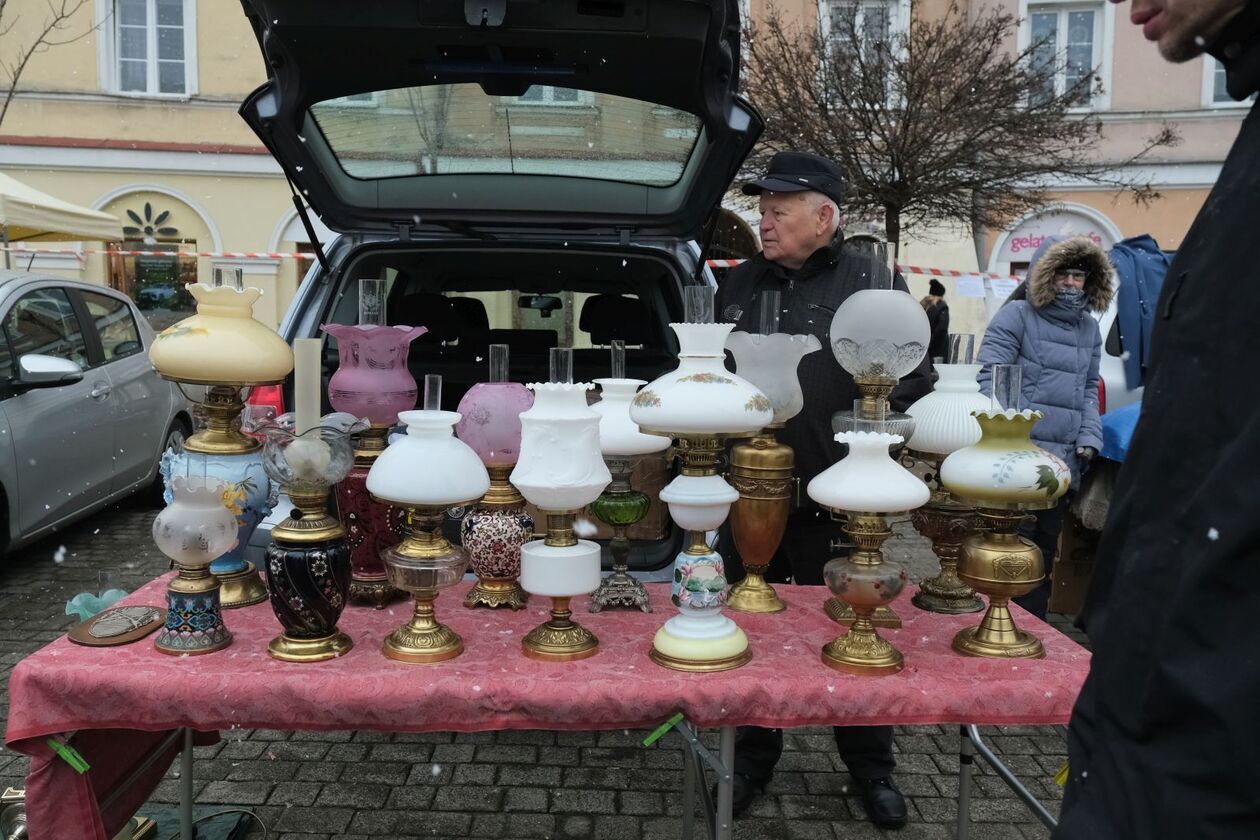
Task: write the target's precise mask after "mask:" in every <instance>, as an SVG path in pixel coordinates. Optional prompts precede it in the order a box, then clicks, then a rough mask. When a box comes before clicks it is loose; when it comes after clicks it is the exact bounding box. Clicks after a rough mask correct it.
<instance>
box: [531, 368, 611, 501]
mask: <svg viewBox="0 0 1260 840" xmlns="http://www.w3.org/2000/svg"><path fill="white" fill-rule="evenodd" d="M528 387H529V389H530V390H532V391H533V392H534V404H533V406H532V407H530V409H529V410H528V411H525V412H523V413H522V414H521V452H520V457H519V458H518V459H517V462H516V467H515V468H514V469H513V470H512V475H511V482H512V484H513V485H514V486H515V487H516V489H517V490H519V491H520V492H521V495H522V496H524V497H525V498H526V500H528V501H529V503H530V504H532V505H534V506H536V507H539V508H542V509H543V510H580V509H581V508H583V507H585V506H586V505H588V504H590V503H591V502H593V501H595V500H596V499H597V498H599V494H600V493H602V492H604V488H605V487H607V486H608V482H609V481H611V480H612V475H611V474H610V473H609V472H608V467H607V466H605V464H604V458H603V455H602V453H601V452H600V448H599V425H600V423H599V421H600V416H599V415H598V414H597V413H595V412H594V411H592V410H591V409H590V408H588V407H587V405H586V392H587V391H589V390H590V389H591V388H593V387H594V386H593V385H592V384H591V383H589V382H542V383H531V384H530V385H529V386H528Z"/></svg>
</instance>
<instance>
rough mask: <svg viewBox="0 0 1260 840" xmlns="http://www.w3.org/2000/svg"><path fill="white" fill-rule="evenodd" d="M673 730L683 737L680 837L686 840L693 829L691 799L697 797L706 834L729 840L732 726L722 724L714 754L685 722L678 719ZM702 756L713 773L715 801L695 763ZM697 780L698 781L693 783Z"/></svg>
mask: <svg viewBox="0 0 1260 840" xmlns="http://www.w3.org/2000/svg"><path fill="white" fill-rule="evenodd" d="M674 728H675V730H676V731H677V732H678V734H679V735H681V736H682V737H683V739H684V740H686V742H687V745H686V747H687V748H686V750H685V751H684V752H683V773H684V775H683V794H684V796H683V801H684V803H685V804H684V806H683V807H684V811H683V837H684V838H686V840H690V839H691V836H692V831H693V830H694V816H693V815H692V814H691V812H692V811H694V809H695V800H696V798H697V797H698V798H699V799H700V803H701V811H702V812H703V813H704V815H705V818H706V819H707V820H708V824H709V834H710V836H712V837H713V838H714V840H731V833H732V826H733V818H732V816H731V803H732V798H733V797H732V793H733V792H732V785H733V783H734V780H735V727H733V726H723V727H722V728H721V730H719V733H720V738H721V740H720V742H719V745H718V755H716V756H715V755H713V753H712V752H710V751H709V750H708V749H707V748H706V747H705V746H704V744H702V743H700V737H699V735H698V734H697V732H696V730H695V729H694V728H693V727H692V726H691V724H690V723H688V722H687V721H682V722H681V723H679V724H678V725H677V726H676V727H674ZM700 759H703V760H704V762H705V763H706V764H708V765H709V766H710V767H712V768H713V771H714V773H715V774H716V775H717V791H718V796H717V802H716V803H714V802H713V801H712V800H711V798H710V796H709V789H708V786H707V785H705V784H704V783H703V782H704V774H703V772H702V769H701V767H700V764H699V760H700ZM697 782H699V784H697Z"/></svg>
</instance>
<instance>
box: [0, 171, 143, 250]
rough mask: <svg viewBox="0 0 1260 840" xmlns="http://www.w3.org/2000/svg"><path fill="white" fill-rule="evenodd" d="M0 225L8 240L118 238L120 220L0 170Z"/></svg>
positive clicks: (120, 233) (97, 239)
mask: <svg viewBox="0 0 1260 840" xmlns="http://www.w3.org/2000/svg"><path fill="white" fill-rule="evenodd" d="M0 228H3V231H4V235H5V239H7V240H8V241H9V242H20V241H32V240H33V241H44V242H46V241H56V240H62V241H65V240H71V241H79V240H85V239H86V240H92V241H106V240H112V239H121V238H122V222H121V221H120V220H119V219H117V218H115V217H114V216H111V215H109V214H108V213H102V212H100V211H99V210H89V209H88V208H86V207H80V206H78V205H77V204H71V203H70V202H68V201H62V200H61V199H59V198H54V197H53V196H51V195H48V194H47V193H42V192H40V191H39V190H37V189H35V188H34V187H29V186H27V185H26V184H23V183H22V182H21V181H17V180H15V179H13V178H10V177H9V176H8V175H5V174H4V173H3V172H0Z"/></svg>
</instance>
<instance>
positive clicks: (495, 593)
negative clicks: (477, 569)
mask: <svg viewBox="0 0 1260 840" xmlns="http://www.w3.org/2000/svg"><path fill="white" fill-rule="evenodd" d="M528 600H529V593H528V592H526V591H525V590H524V589H522V588H521V584H520V581H518V580H517V579H516V578H485V579H481V578H478V580H477V583H476V584H474V586H473V588H472V589H471V590H469V592H468V595H467V597H465V598H464V606H465V607H469V608H472V607H490V608H491V609H497V608H499V607H510V608H512V609H514V610H519V609H524V607H525V603H526V602H527V601H528Z"/></svg>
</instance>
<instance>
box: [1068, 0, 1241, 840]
mask: <svg viewBox="0 0 1260 840" xmlns="http://www.w3.org/2000/svg"><path fill="white" fill-rule="evenodd" d="M1130 20H1131V21H1132V22H1133V23H1134V24H1137V25H1140V26H1142V27H1143V29H1142V31H1143V34H1144V35H1145V36H1146V38H1147V39H1148V40H1152V41H1158V43H1159V50H1160V52H1161V53H1162V54H1163V55H1164V57H1165V58H1167V59H1169V60H1170V61H1186V60H1189V59H1190V58H1193V57H1195V56H1197V55H1199V54H1200V53H1201V52H1202V51H1203V50H1204V49H1205V48H1206V50H1207V51H1208V52H1209V53H1210V54H1211V55H1213V56H1215V57H1216V58H1218V59H1219V60H1220V61H1221V62H1222V63H1223V64H1224V65H1225V70H1226V74H1227V75H1226V78H1227V83H1228V89H1229V93H1230V95H1231V96H1233V97H1234V98H1235V99H1240V100H1241V99H1245V98H1247V97H1248V96H1250V95H1251V94H1253V93H1255V92H1256V91H1257V90H1258V89H1260V2H1256V0H1251V2H1245V0H1135V1H1134V3H1133V6H1132V8H1131V10H1130ZM1258 229H1260V112H1258V111H1257V109H1256V108H1255V107H1253V108H1252V109H1251V112H1250V113H1249V114H1248V115H1247V117H1246V119H1245V120H1244V122H1243V125H1242V131H1241V132H1240V133H1239V135H1238V139H1237V140H1236V141H1235V143H1234V147H1233V149H1231V150H1230V153H1229V156H1228V158H1227V159H1226V160H1225V164H1224V167H1223V168H1222V170H1221V174H1220V178H1219V179H1218V181H1217V184H1216V187H1215V188H1214V189H1213V190H1212V192H1211V194H1210V195H1209V196H1208V198H1207V201H1206V202H1205V203H1204V205H1203V209H1202V210H1201V211H1200V212H1199V216H1198V218H1197V219H1195V221H1194V224H1193V225H1192V226H1191V228H1190V231H1189V232H1188V233H1187V234H1186V238H1185V240H1184V241H1183V242H1182V244H1181V246H1180V247H1179V248H1178V249H1177V256H1176V258H1175V259H1174V260H1173V263H1172V266H1171V267H1170V268H1169V270H1168V278H1167V280H1166V281H1165V283H1164V289H1163V293H1162V294H1161V296H1160V300H1159V305H1158V308H1157V309H1156V320H1155V329H1154V335H1153V338H1152V342H1151V361H1150V366H1149V370H1148V373H1147V377H1146V391H1145V394H1144V395H1143V399H1142V414H1141V419H1140V420H1139V421H1138V425H1137V430H1136V432H1135V433H1134V436H1133V440H1132V443H1131V444H1130V446H1129V450H1128V454H1127V455H1126V457H1125V461H1124V465H1123V467H1122V468H1121V471H1120V475H1119V479H1118V482H1117V485H1116V489H1115V493H1114V495H1113V497H1112V503H1111V511H1110V515H1109V517H1108V520H1107V525H1106V528H1105V529H1104V531H1103V535H1102V538H1101V541H1100V543H1099V546H1098V551H1097V555H1096V557H1097V559H1096V563H1097V566H1096V570H1095V572H1094V582H1093V585H1092V587H1091V590H1090V593H1089V596H1088V598H1087V600H1086V604H1085V610H1084V612H1083V614H1082V616H1081V624H1082V626H1083V628H1084V630H1085V631H1086V633H1088V635H1089V638H1090V642H1091V644H1092V646H1093V651H1094V657H1093V661H1092V663H1091V665H1090V673H1089V677H1088V678H1087V679H1086V681H1085V686H1084V688H1083V689H1082V690H1081V694H1080V697H1079V698H1078V699H1077V702H1076V708H1075V709H1074V710H1073V713H1072V722H1071V725H1070V726H1069V729H1068V753H1069V759H1070V767H1071V773H1070V776H1069V781H1068V786H1067V790H1066V795H1065V799H1064V804H1063V813H1062V818H1061V822H1060V823H1059V827H1058V829H1057V830H1056V831H1055V832H1054V834H1053V836H1054V838H1056V840H1095V838H1101V837H1106V838H1109V840H1125V839H1126V838H1134V840H1136V838H1151V837H1175V838H1190V837H1211V838H1240V840H1241V838H1256V837H1260V792H1258V786H1260V714H1258V713H1257V712H1258V710H1260V653H1258V652H1257V651H1260V621H1258V619H1257V617H1258V616H1260V588H1257V587H1256V585H1255V581H1256V572H1257V570H1258V569H1260V515H1258V514H1260V393H1258V392H1257V390H1256V386H1255V383H1254V382H1252V381H1250V380H1247V381H1243V382H1240V381H1239V379H1238V377H1237V367H1236V366H1237V365H1238V364H1245V363H1246V361H1244V360H1252V359H1256V358H1260V330H1258V329H1257V328H1256V312H1257V311H1260V271H1258V270H1257V269H1256V261H1255V255H1254V254H1252V252H1251V245H1252V243H1253V242H1254V240H1255V234H1256V231H1257V230H1258Z"/></svg>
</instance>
